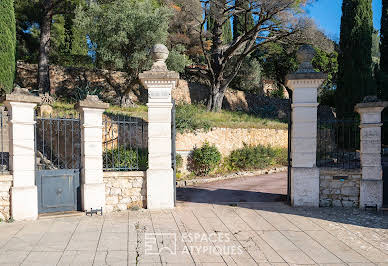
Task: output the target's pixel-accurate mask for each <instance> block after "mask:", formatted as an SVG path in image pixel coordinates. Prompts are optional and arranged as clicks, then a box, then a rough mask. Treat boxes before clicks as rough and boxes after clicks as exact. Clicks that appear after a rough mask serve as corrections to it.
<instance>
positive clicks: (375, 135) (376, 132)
mask: <svg viewBox="0 0 388 266" xmlns="http://www.w3.org/2000/svg"><path fill="white" fill-rule="evenodd" d="M360 138H361V140H378V139H381V128H380V127H364V128H361V132H360Z"/></svg>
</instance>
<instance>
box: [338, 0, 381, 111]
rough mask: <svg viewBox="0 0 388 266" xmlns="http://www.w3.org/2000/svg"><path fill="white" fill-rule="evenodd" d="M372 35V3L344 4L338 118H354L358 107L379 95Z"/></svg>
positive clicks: (369, 0)
mask: <svg viewBox="0 0 388 266" xmlns="http://www.w3.org/2000/svg"><path fill="white" fill-rule="evenodd" d="M372 33H373V16H372V0H343V3H342V18H341V33H340V54H339V57H338V63H339V67H338V83H337V92H336V106H337V117H338V118H344V117H347V116H353V114H354V111H353V110H354V106H355V104H357V103H359V102H361V101H362V100H363V98H364V97H365V96H367V95H376V88H375V86H374V84H373V79H372V55H371V50H372Z"/></svg>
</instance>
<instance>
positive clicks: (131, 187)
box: [104, 171, 147, 212]
mask: <svg viewBox="0 0 388 266" xmlns="http://www.w3.org/2000/svg"><path fill="white" fill-rule="evenodd" d="M104 183H105V201H106V207H105V211H106V212H112V211H124V210H127V209H129V208H131V207H134V206H138V207H141V208H145V207H146V198H147V197H146V174H145V172H143V171H131V172H104Z"/></svg>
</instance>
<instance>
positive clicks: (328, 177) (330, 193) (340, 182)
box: [319, 168, 361, 207]
mask: <svg viewBox="0 0 388 266" xmlns="http://www.w3.org/2000/svg"><path fill="white" fill-rule="evenodd" d="M319 170H320V177H319V181H320V184H319V206H321V207H358V206H359V204H360V180H361V170H360V169H337V168H333V169H329V168H320V169H319Z"/></svg>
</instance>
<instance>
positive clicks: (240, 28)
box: [233, 0, 255, 39]
mask: <svg viewBox="0 0 388 266" xmlns="http://www.w3.org/2000/svg"><path fill="white" fill-rule="evenodd" d="M235 5H236V7H238V8H242V9H245V10H249V8H250V5H249V1H247V0H236V2H235ZM254 25H255V22H254V19H253V15H252V13H251V12H248V13H247V14H244V13H242V14H235V15H234V16H233V39H236V38H237V37H239V36H241V35H243V34H244V33H246V32H247V31H249V30H250V29H251V28H252V27H253V26H254Z"/></svg>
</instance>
